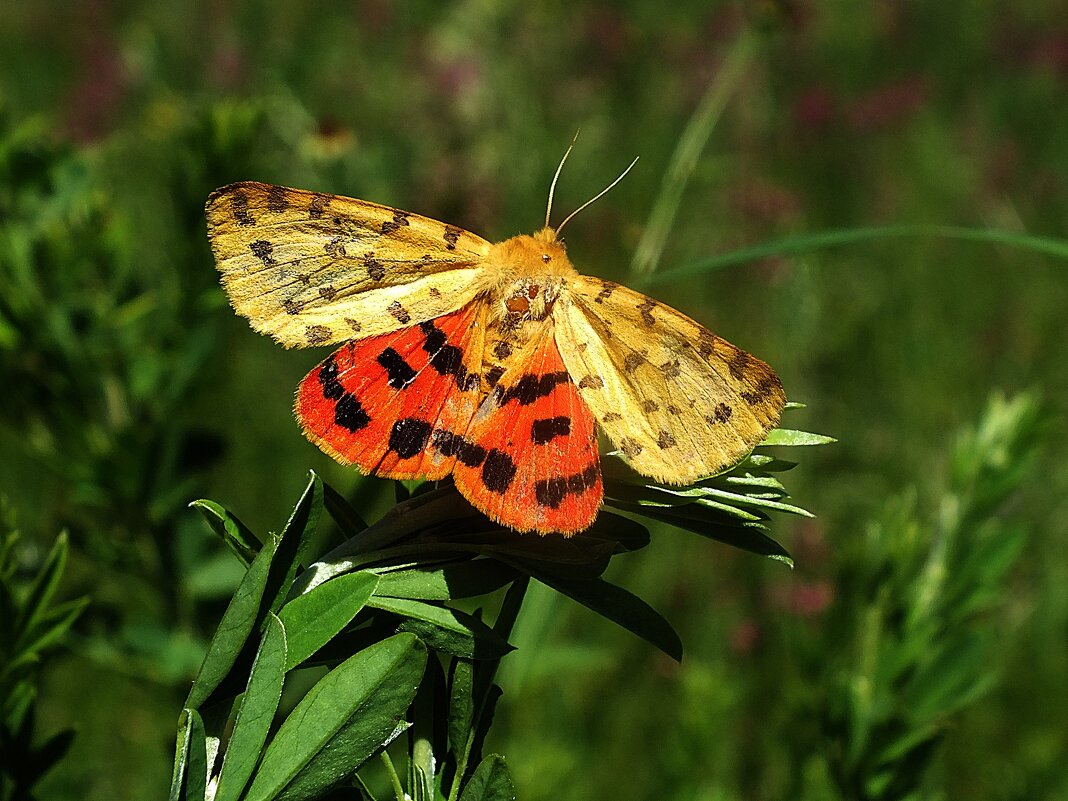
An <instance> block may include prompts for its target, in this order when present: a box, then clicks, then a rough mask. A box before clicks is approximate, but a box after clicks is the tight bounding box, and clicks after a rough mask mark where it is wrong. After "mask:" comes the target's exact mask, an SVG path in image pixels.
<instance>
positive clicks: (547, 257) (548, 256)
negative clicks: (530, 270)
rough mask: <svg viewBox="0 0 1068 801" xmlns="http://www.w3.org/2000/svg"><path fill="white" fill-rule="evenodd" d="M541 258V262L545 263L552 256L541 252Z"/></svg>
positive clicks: (549, 260) (551, 258)
mask: <svg viewBox="0 0 1068 801" xmlns="http://www.w3.org/2000/svg"><path fill="white" fill-rule="evenodd" d="M541 260H542V261H543V262H545V263H546V264H548V263H549V262H551V261H552V260H553V257H552V256H550V255H549V254H548V253H542V254H541Z"/></svg>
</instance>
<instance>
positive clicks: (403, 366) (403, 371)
mask: <svg viewBox="0 0 1068 801" xmlns="http://www.w3.org/2000/svg"><path fill="white" fill-rule="evenodd" d="M376 361H377V362H378V363H379V364H380V365H382V367H383V368H385V371H386V383H387V384H389V385H390V386H391V387H393V389H404V388H405V387H407V386H408V385H409V384H411V383H412V382H413V381H415V377H416V375H418V374H417V373H416V371H415V370H413V369H412V366H411V365H410V364H408V362H406V361H404V357H403V356H401V355H400V354H399V353H398V352H397V351H396V350H394V349H393V348H386V349H385V350H384V351H382V352H381V353H379V354H378V357H377V358H376Z"/></svg>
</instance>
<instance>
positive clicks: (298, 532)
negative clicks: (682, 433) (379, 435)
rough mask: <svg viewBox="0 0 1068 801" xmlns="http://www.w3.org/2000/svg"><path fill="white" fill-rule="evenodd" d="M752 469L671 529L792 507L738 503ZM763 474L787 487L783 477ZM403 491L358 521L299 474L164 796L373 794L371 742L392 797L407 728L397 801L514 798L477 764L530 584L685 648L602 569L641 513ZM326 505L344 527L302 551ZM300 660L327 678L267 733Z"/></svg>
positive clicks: (643, 535) (792, 440) (754, 492)
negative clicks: (523, 517)
mask: <svg viewBox="0 0 1068 801" xmlns="http://www.w3.org/2000/svg"><path fill="white" fill-rule="evenodd" d="M827 441H830V440H829V439H828V438H826V437H818V436H816V435H812V434H807V433H804V432H793V431H787V432H779V433H775V434H773V435H772V436H771V437H769V442H773V443H777V444H779V445H783V444H786V445H798V444H822V443H824V442H827ZM762 463H765V462H763V461H762V459H761V456H760V454H758V453H755V454H753V455H752V456H751V457H750V458H749V459H748V460H746V461H745V462H744V463H743V465H741V466H739V467H737V468H735V469H734V470H731V471H728V473H725V474H724V475H723V476H720V477H717V479H716V480H719V481H721V482H730V481H731V480H732V479H735V478H738V477H739V476H741V477H743V478H744V479H746V480H747V481H749V484H747V485H744V486H742V487H741V488H740V489H739V491H737V492H735V493H724V497H722V498H719V499H718V500H717V501H716V502H715V504H712V505H708V504H705V500H706V498H705V497H704V494H703V493H704V491H705V490H708V491H714V490H713V489H711V488H710V487H705V486H703V485H702V487H699V488H697V489H698V490H699V492H698V494H697V495H695V496H691V498H690V500H688V501H686V503H687V504H691V505H692V506H693V507H694V509H693V510H692V514H691V515H690V516H689V518H688V520H687V526H686V527H687V528H691V529H692V530H696V531H703V530H706V529H714V528H716V527H717V526H718V525H724V524H725V525H730V524H732V523H733V521H734V519H735V518H736V517H737V516H738V515H739V514H744V515H745V516H746V518H747V522H750V523H752V522H753V521H761V522H758V523H754V525H763V522H762V521H765V520H767V519H768V514H769V513H770V512H772V511H789V512H794V513H801V512H802V510H800V509H798V508H797V507H792V506H788V505H786V504H778V505H773V506H766V507H765V508H763V509H761V511H760V516H759V517H757V516H754V515H750V514H749V513H744V512H742V511H741V508H740V507H741V506H744V505H746V504H748V503H751V502H753V500H754V499H755V498H758V497H759V496H762V495H766V490H767V487H766V486H765V485H763V484H761V483H760V482H759V481H758V479H760V478H761V477H762V475H763V474H761V475H757V474H756V473H754V471H757V472H759V468H757V467H756V466H755V465H758V464H762ZM755 480H756V481H757V483H756V484H753V483H752V482H753V481H755ZM632 481H633V477H632ZM743 484H744V482H743ZM775 486H776V489H777V491H778V492H779V497H784V496H785V494H786V491H785V489H784V488H783V487H782V485H781V484H779V483H778V482H776V485H775ZM754 487H755V488H756V489H754ZM609 488H610V490H611V491H612V492H614V493H616V494H617V495H618V496H619V497H623V498H625V497H627V495H629V494H633V493H634V492H635V491H636V490H638V489H642V490H644V493H645V494H646V495H655V493H657V492H658V491H660V492H666V491H667V488H665V487H658V486H655V485H645V486H644V487H640V488H639V487H637V486H636V485H635V484H633V483H631V484H630V485H628V484H626V483H625V482H623V481H617V482H616V483H615V484H612V483H610V484H609ZM404 497H405V498H406V499H405V500H403V501H401V502H400V503H399V504H398V505H397V506H396V507H395V508H394V510H393V512H392V513H391V514H389V515H387V516H386V517H384V518H383V519H382V520H381V521H379V522H378V523H376V524H375V525H373V526H365V525H362V523H361V522H360V521H359V518H358V516H357V515H356V514H355V513H354V512H353V511H352V510H351V509H349V508H348V504H347V503H346V502H345V501H344V500H343V499H342V498H341V497H340V496H339V495H338V494H337V492H336V491H334V490H333V489H331V488H330V487H329V486H327V485H325V484H324V483H323V482H322V480H321V479H320V478H319V477H318V476H316V475H314V474H313V476H312V478H311V480H310V482H309V484H308V486H307V488H306V489H305V491H304V493H303V495H302V497H301V499H300V501H298V503H297V505H296V507H295V508H294V510H293V512H292V514H291V515H290V518H289V522H288V523H287V524H286V526H285V528H284V529H283V531H282V533H281V534H280V535H278V536H274V535H268V536H267V537H266V538H265V539H264V541H263V542H264V544H263V545H262V546H261V547H260V548H259V549H258V552H256V553H255V556H254V557H253V558H252V560H251V562H249V563H248V569H247V571H246V572H245V577H244V579H243V580H242V582H241V584H240V585H239V586H238V588H237V591H236V593H235V594H234V597H233V599H232V600H231V602H230V605H229V606H228V607H227V609H226V611H225V612H224V613H223V616H222V620H221V622H220V624H219V628H218V630H217V631H216V633H215V636H214V637H213V638H212V641H211V645H210V647H209V648H208V651H207V654H206V656H205V657H204V662H203V664H202V665H201V668H200V672H199V674H198V675H197V678H196V680H195V681H194V682H193V686H192V688H191V689H190V692H189V696H188V698H187V699H186V703H185V708H184V709H183V710H182V715H181V717H180V719H179V725H178V739H177V750H176V757H175V766H174V771H173V778H172V782H171V795H170V797H171V798H172V799H174V801H177V800H178V799H183V798H184V799H201V798H208V797H211V796H212V795H213V796H214V798H215V799H217V800H219V799H221V800H222V801H238V800H239V799H248V800H249V801H270V800H271V799H313V798H321V797H324V796H325V795H326V794H328V793H330V792H331V791H332V790H333V789H334V788H336V787H338V786H339V785H342V784H353V783H354V784H353V786H357V787H360V788H362V791H363V792H364V793H365V794H368V795H370V790H368V789H367V784H366V783H365V782H364V780H363V778H362V777H361V776H358V775H357V771H359V770H360V769H361V767H362V766H363V765H364V764H365V763H367V761H368V760H369V759H370V758H371V757H372V756H374V755H375V754H376V753H378V754H380V755H381V757H382V759H383V760H384V762H385V764H386V766H387V770H388V773H389V774H390V776H391V778H392V782H393V785H394V791H395V793H396V794H397V797H398V799H400V798H401V792H402V791H401V789H400V779H399V776H398V775H397V773H396V771H395V770H394V769H393V766H392V761H391V760H390V758H389V756H388V753H387V751H386V750H385V749H387V748H388V746H389V745H390V743H391V742H393V740H395V739H396V738H397V737H398V736H399V735H400V734H401V733H403V732H404V731H405V730H408V732H409V754H408V760H407V762H408V781H407V787H408V789H407V793H408V796H409V797H411V798H421V799H427V801H431V800H432V799H434V798H447V799H449V801H456V799H457V798H459V799H461V800H462V799H487V800H489V799H498V798H514V791H513V789H512V783H511V778H510V776H509V774H508V771H507V769H506V768H505V763H504V760H503V759H502V758H501V757H500V756H497V755H489V756H487V757H485V759H483V758H482V743H483V741H484V739H485V737H486V734H487V732H488V730H489V726H490V723H491V721H492V719H493V710H494V708H495V706H496V703H497V700H498V699H499V698H500V696H501V689H500V688H499V687H498V686H497V685H495V684H494V682H493V678H494V674H495V672H496V667H497V664H498V662H499V661H500V659H501V658H502V657H503V656H505V655H506V654H507V653H508V652H509V651H511V650H512V646H511V645H510V644H509V643H508V636H509V634H510V632H511V629H512V626H513V625H514V623H515V620H516V617H517V615H518V613H519V608H520V605H521V603H522V598H523V595H524V593H525V591H526V587H527V584H528V581H529V579H530V578H535V579H538V580H539V581H541V582H542V583H543V584H545V585H546V586H548V587H552V588H553V589H555V590H557V591H559V592H561V593H562V594H564V595H566V596H568V597H570V598H572V599H573V600H575V601H577V602H579V603H580V604H582V605H583V606H585V607H587V608H589V609H591V610H593V611H595V612H597V613H598V614H600V615H602V616H604V617H605V618H607V619H608V620H611V621H613V622H615V623H617V624H619V625H620V626H622V627H623V628H625V629H627V630H628V631H631V632H632V633H634V634H637V635H638V636H639V637H641V638H643V639H645V640H646V641H648V642H649V643H651V644H652V645H655V646H656V647H658V648H660V649H661V650H662V651H664V652H665V653H667V654H668V655H669V656H671V657H673V658H675V659H676V660H680V659H681V658H682V642H681V641H680V640H679V637H678V635H677V634H676V633H675V631H674V629H673V628H672V627H671V625H670V624H669V623H668V622H667V621H666V620H665V619H664V618H663V617H662V616H661V615H660V614H659V613H658V612H656V611H655V610H654V609H653V608H652V607H651V606H649V605H648V604H647V603H646V602H644V601H642V600H641V599H640V598H638V597H637V596H636V595H634V594H632V593H631V592H629V591H628V590H625V589H624V588H622V587H619V586H617V585H614V584H610V583H608V582H607V581H605V580H604V579H602V578H601V577H600V574H601V573H602V572H603V571H604V570H605V568H606V567H607V566H608V562H609V560H610V559H611V557H612V556H613V555H615V554H620V553H627V552H630V551H634V550H638V549H640V548H643V547H645V546H646V545H647V544H648V543H649V537H648V533H647V532H646V531H645V529H644V527H642V526H640V525H639V524H638V523H636V522H634V521H629V520H627V519H626V518H622V517H619V516H618V515H614V514H612V513H610V512H603V513H602V514H601V516H600V517H599V518H598V520H597V522H596V523H595V524H594V526H593V527H592V528H591V530H590V531H589V532H587V533H585V534H583V536H580V537H572V538H567V537H563V536H562V535H549V536H533V535H528V536H525V537H524V536H519V535H516V534H515V533H514V532H510V531H506V530H503V529H500V528H499V527H498V526H496V525H495V524H493V523H491V522H490V521H489V520H487V519H486V518H484V517H482V516H481V515H479V514H478V513H477V512H475V511H474V510H473V509H472V508H471V507H470V506H468V505H467V504H466V503H464V502H462V501H460V502H459V503H458V502H457V501H458V499H459V494H458V493H457V491H456V489H455V488H454V487H452V486H451V485H448V486H444V487H441V488H438V489H432V488H430V487H429V486H428V485H424V486H422V487H417V488H416V491H415V492H414V493H411V494H409V493H408V492H405V493H404ZM327 499H330V500H329V501H327ZM191 505H192V506H193V507H194V508H196V509H198V510H199V511H200V512H201V513H202V514H203V515H204V517H205V519H206V520H207V522H208V524H209V526H210V527H211V528H212V530H213V531H214V532H215V533H216V535H218V536H219V537H220V538H221V539H223V540H224V541H226V542H227V543H228V544H230V545H231V547H232V548H233V550H234V551H235V553H236V554H237V555H238V556H239V557H242V558H244V557H245V556H246V555H247V554H249V553H250V552H251V549H252V547H253V546H251V543H253V542H255V541H256V537H255V536H254V535H252V534H251V532H249V531H248V530H247V529H246V528H245V527H244V526H243V525H242V524H241V523H240V522H239V521H238V520H237V518H236V517H235V516H234V515H232V514H231V513H230V512H229V511H227V510H226V509H224V508H223V507H221V506H220V505H219V504H217V503H214V502H211V501H203V500H201V501H196V502H194V503H193V504H191ZM324 506H325V508H326V509H327V511H328V513H329V514H331V516H332V517H333V519H334V522H335V524H337V525H338V526H339V527H340V528H341V530H342V532H343V533H345V534H346V535H348V537H347V539H346V540H345V541H344V542H343V543H342V544H341V545H339V546H337V547H335V548H333V549H332V550H330V551H329V552H327V553H324V554H321V555H319V556H317V557H314V558H313V557H311V556H310V554H311V553H312V552H313V551H312V549H313V547H314V545H313V543H314V542H315V531H316V527H317V523H318V520H319V514H320V511H321V510H322V509H323V508H324ZM635 508H637V509H639V510H641V511H645V510H646V509H650V510H655V509H657V508H659V506H653V505H649V506H645V505H642V504H640V503H638V504H635ZM748 518H752V520H749V519H748ZM353 523H356V525H357V527H356V528H355V529H349V528H347V527H348V526H350V525H352V524H353ZM762 536H763V535H762ZM765 539H766V537H765ZM300 565H306V566H307V569H306V570H304V571H303V572H301V571H300ZM506 586H507V587H508V589H507V591H506V592H505V593H504V599H503V601H502V602H501V605H500V608H499V611H498V613H497V616H496V620H495V621H494V623H493V624H492V625H490V624H487V623H486V622H484V621H483V619H482V615H483V613H482V610H481V609H476V610H475V611H474V613H470V612H466V611H463V610H461V609H458V608H456V607H455V606H453V604H454V603H455V602H456V601H459V600H462V599H468V598H474V597H479V596H486V595H487V594H489V593H494V592H496V591H498V590H501V589H503V588H504V587H506ZM428 649H429V652H430V654H431V659H430V662H429V663H428V662H427V650H428ZM312 666H317V667H319V668H320V669H321V668H324V667H325V668H326V669H327V670H328V672H327V673H326V675H325V676H323V677H322V678H319V679H318V681H316V683H315V684H314V686H312V687H311V689H310V690H308V691H307V693H306V694H305V695H304V697H303V698H302V699H301V700H300V701H299V703H297V704H296V706H295V708H293V709H292V711H290V712H289V713H288V715H285V717H284V720H283V721H282V722H281V724H280V725H278V726H277V728H276V727H275V726H274V725H273V724H272V721H273V720H274V719H275V717H276V716H278V714H279V704H280V702H281V700H282V698H283V695H284V693H283V689H284V682H285V679H286V676H287V674H289V673H291V672H292V671H297V670H299V669H301V668H310V667H312ZM246 677H247V678H246ZM409 707H410V708H411V709H410V710H409ZM446 724H447V725H446ZM439 765H440V766H441V767H440V770H439V769H438V766H439Z"/></svg>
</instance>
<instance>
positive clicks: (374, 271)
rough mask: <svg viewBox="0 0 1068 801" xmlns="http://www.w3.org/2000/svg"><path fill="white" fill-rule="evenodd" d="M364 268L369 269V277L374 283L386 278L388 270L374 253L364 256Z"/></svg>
mask: <svg viewBox="0 0 1068 801" xmlns="http://www.w3.org/2000/svg"><path fill="white" fill-rule="evenodd" d="M363 266H364V267H366V268H367V275H368V277H369V278H370V279H371V280H372V281H381V280H382V279H383V278H385V277H386V268H385V267H383V266H382V263H381V262H380V261H378V259H376V258H375V254H374V253H364V254H363ZM394 302H396V301H394ZM397 305H400V304H397Z"/></svg>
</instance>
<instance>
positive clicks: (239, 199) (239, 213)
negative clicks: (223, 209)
mask: <svg viewBox="0 0 1068 801" xmlns="http://www.w3.org/2000/svg"><path fill="white" fill-rule="evenodd" d="M230 213H231V214H233V215H234V219H235V220H236V221H237V224H238V225H242V226H245V227H250V226H253V225H255V224H256V220H255V219H253V217H252V215H251V214H249V211H248V195H246V194H245V193H244V192H243V191H242V190H240V189H238V190H236V191H235V192H234V193H233V194H232V195H230Z"/></svg>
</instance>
